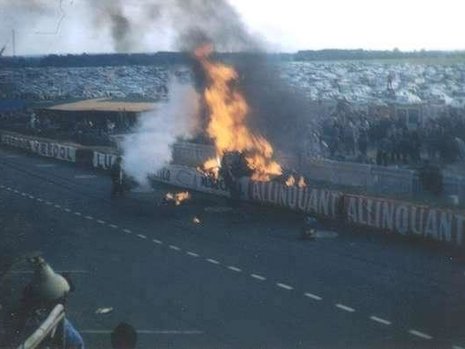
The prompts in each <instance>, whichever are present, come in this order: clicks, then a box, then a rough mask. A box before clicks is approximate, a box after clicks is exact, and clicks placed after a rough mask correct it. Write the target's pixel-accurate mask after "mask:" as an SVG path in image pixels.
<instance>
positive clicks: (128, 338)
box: [111, 322, 137, 349]
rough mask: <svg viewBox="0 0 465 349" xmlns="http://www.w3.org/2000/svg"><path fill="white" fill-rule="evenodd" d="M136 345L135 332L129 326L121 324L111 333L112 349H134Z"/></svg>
mask: <svg viewBox="0 0 465 349" xmlns="http://www.w3.org/2000/svg"><path fill="white" fill-rule="evenodd" d="M136 343H137V332H136V330H135V329H134V327H132V326H131V325H129V324H127V323H125V322H121V323H119V325H118V326H116V327H115V328H114V330H113V332H112V333H111V347H112V348H113V349H134V348H135V347H136Z"/></svg>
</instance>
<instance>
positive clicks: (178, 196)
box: [165, 191, 191, 206]
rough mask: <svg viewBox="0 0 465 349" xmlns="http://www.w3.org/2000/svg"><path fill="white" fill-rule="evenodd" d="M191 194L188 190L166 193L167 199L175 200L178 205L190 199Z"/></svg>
mask: <svg viewBox="0 0 465 349" xmlns="http://www.w3.org/2000/svg"><path fill="white" fill-rule="evenodd" d="M190 198H191V194H190V193H189V192H188V191H183V192H180V193H175V194H173V193H167V194H166V195H165V199H166V201H173V202H174V204H175V205H176V206H179V205H181V204H182V203H183V202H184V201H186V200H189V199H190Z"/></svg>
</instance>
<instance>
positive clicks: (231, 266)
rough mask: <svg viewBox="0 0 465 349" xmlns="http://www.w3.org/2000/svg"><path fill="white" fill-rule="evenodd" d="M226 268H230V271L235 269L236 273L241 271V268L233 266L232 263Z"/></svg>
mask: <svg viewBox="0 0 465 349" xmlns="http://www.w3.org/2000/svg"><path fill="white" fill-rule="evenodd" d="M228 269H229V270H232V271H235V272H236V273H240V272H241V271H242V269H241V268H238V267H235V266H233V265H230V266H229V267H228Z"/></svg>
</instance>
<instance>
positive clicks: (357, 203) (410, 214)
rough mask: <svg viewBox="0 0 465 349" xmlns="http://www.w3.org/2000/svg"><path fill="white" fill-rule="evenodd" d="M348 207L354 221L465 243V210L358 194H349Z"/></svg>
mask: <svg viewBox="0 0 465 349" xmlns="http://www.w3.org/2000/svg"><path fill="white" fill-rule="evenodd" d="M344 211H345V217H346V220H347V222H348V223H350V224H355V225H359V226H364V227H370V228H375V229H377V230H380V231H385V232H389V233H397V234H401V235H409V236H419V237H423V238H427V239H431V240H437V241H442V242H445V243H448V244H452V245H457V246H462V245H463V244H464V242H463V238H464V234H465V212H461V211H452V210H446V209H440V208H432V207H428V206H424V205H419V204H413V203H407V202H402V201H396V200H389V199H384V198H370V197H365V196H357V195H346V196H345V198H344Z"/></svg>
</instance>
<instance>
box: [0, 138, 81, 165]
mask: <svg viewBox="0 0 465 349" xmlns="http://www.w3.org/2000/svg"><path fill="white" fill-rule="evenodd" d="M1 141H2V144H5V145H7V146H10V147H14V148H19V149H23V150H26V151H28V152H31V153H34V154H37V155H40V156H45V157H49V158H54V159H58V160H64V161H70V162H76V150H77V147H76V146H72V145H66V144H60V143H57V142H53V141H48V140H40V139H35V138H32V137H27V136H22V135H17V134H13V133H2V135H1Z"/></svg>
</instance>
